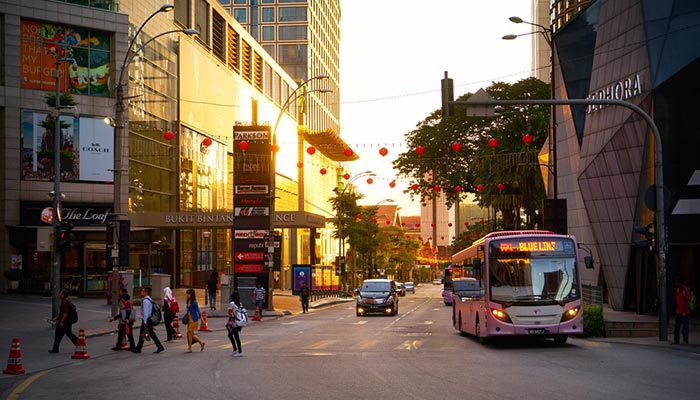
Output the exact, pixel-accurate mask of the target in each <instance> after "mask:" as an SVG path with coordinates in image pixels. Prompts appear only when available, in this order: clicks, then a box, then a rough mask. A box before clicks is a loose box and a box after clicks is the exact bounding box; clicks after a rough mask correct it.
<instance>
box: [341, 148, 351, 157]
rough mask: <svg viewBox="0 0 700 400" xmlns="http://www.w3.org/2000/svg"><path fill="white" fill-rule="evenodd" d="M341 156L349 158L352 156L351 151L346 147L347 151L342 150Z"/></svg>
mask: <svg viewBox="0 0 700 400" xmlns="http://www.w3.org/2000/svg"><path fill="white" fill-rule="evenodd" d="M343 154H345V157H350V156H352V154H353V151H352V149H351V148H349V147H348V148H347V149H345V150H343Z"/></svg>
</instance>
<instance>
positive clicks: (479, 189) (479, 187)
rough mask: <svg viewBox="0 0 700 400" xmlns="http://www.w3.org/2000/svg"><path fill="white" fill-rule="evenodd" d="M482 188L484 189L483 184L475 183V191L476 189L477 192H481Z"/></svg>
mask: <svg viewBox="0 0 700 400" xmlns="http://www.w3.org/2000/svg"><path fill="white" fill-rule="evenodd" d="M482 190H484V185H482V184H478V185H476V191H477V192H481V191H482Z"/></svg>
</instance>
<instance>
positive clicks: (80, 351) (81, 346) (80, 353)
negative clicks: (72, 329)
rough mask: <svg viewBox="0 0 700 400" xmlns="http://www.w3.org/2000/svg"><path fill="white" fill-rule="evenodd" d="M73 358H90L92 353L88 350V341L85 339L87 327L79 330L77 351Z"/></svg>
mask: <svg viewBox="0 0 700 400" xmlns="http://www.w3.org/2000/svg"><path fill="white" fill-rule="evenodd" d="M71 358H77V359H81V360H85V359H87V358H90V355H89V354H88V352H87V341H86V340H85V329H81V330H80V331H79V332H78V343H76V344H75V352H74V353H73V355H72V356H71Z"/></svg>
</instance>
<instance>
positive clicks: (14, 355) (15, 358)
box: [2, 338, 24, 375]
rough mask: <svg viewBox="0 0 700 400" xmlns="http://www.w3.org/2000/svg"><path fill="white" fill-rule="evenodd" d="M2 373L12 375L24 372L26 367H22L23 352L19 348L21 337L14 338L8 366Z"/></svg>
mask: <svg viewBox="0 0 700 400" xmlns="http://www.w3.org/2000/svg"><path fill="white" fill-rule="evenodd" d="M2 373H3V374H12V375H19V374H23V373H24V368H23V367H22V352H21V351H20V349H19V338H14V339H12V347H10V357H8V359H7V368H5V369H3V370H2Z"/></svg>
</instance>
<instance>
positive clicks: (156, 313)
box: [148, 299, 163, 326]
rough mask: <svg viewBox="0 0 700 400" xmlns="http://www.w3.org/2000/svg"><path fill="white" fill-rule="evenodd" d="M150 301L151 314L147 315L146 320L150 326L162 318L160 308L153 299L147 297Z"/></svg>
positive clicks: (156, 323)
mask: <svg viewBox="0 0 700 400" xmlns="http://www.w3.org/2000/svg"><path fill="white" fill-rule="evenodd" d="M149 301H150V302H151V305H152V308H151V316H150V317H148V322H149V323H150V324H151V325H152V326H156V325H158V324H160V321H162V320H163V313H162V312H161V310H160V306H159V305H158V304H156V303H154V302H153V300H151V299H149Z"/></svg>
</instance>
